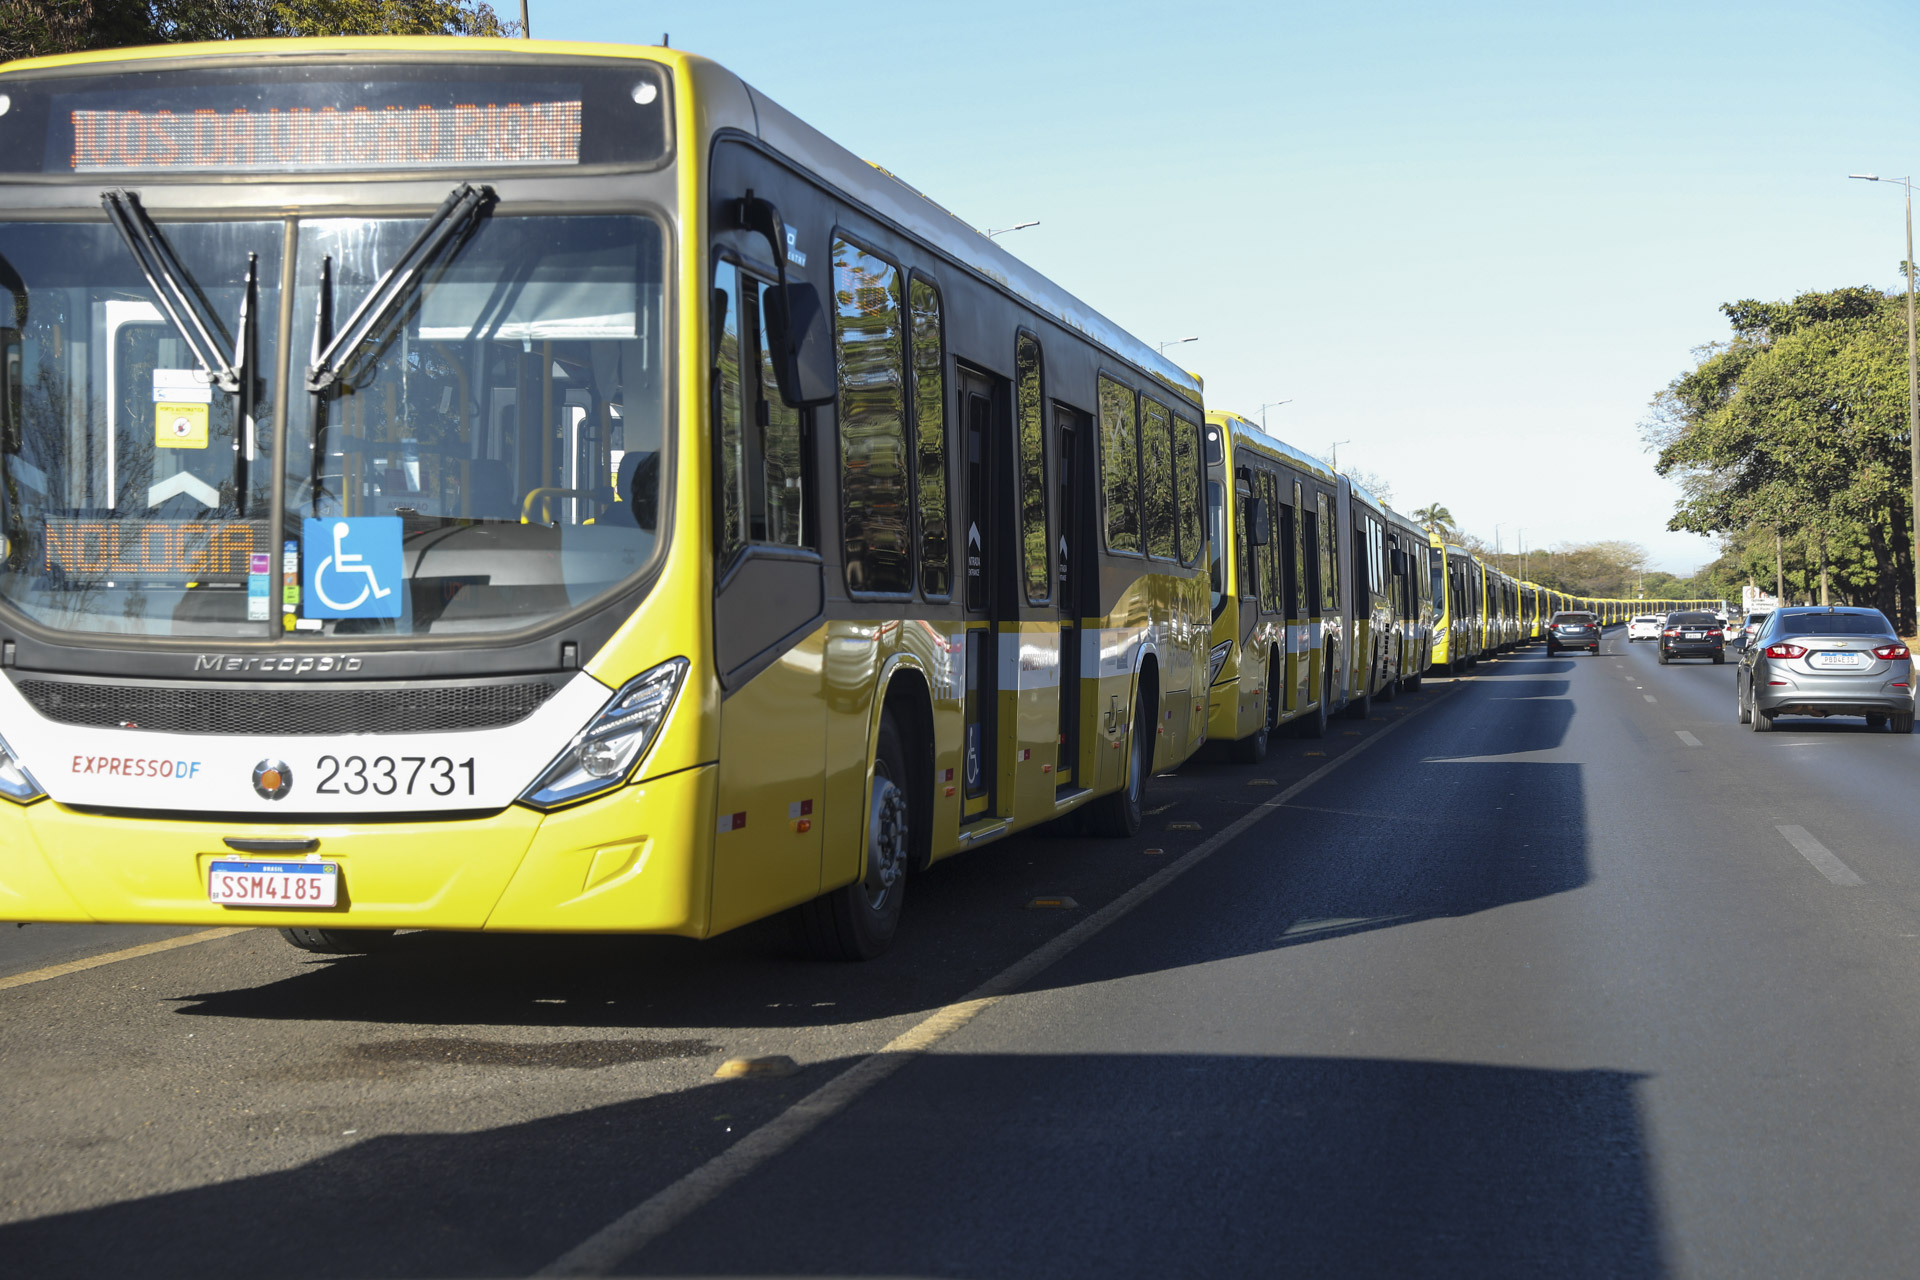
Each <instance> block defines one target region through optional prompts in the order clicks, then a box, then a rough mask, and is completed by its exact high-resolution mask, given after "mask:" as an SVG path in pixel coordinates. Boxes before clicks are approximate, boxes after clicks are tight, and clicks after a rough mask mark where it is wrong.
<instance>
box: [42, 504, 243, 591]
mask: <svg viewBox="0 0 1920 1280" xmlns="http://www.w3.org/2000/svg"><path fill="white" fill-rule="evenodd" d="M256 537H257V538H258V539H259V542H260V544H261V545H262V546H264V545H266V526H265V525H264V524H256V523H249V522H247V521H244V520H218V521H209V520H74V519H66V518H53V519H49V520H48V521H47V523H46V569H47V571H48V572H49V573H59V574H64V575H65V576H67V577H69V578H76V577H77V578H113V579H116V580H129V581H131V580H174V581H200V582H203V583H206V584H207V585H212V584H213V583H230V584H232V585H235V586H239V585H243V584H245V582H246V581H247V573H248V570H249V568H250V567H251V561H252V556H253V548H254V542H255V539H256Z"/></svg>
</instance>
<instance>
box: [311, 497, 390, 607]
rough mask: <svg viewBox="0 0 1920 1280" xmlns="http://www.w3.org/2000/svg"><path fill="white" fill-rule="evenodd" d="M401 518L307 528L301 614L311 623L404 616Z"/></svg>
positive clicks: (334, 521) (317, 523)
mask: <svg viewBox="0 0 1920 1280" xmlns="http://www.w3.org/2000/svg"><path fill="white" fill-rule="evenodd" d="M400 524H401V522H400V517H398V516H353V517H343V516H334V517H332V518H330V519H326V520H307V521H303V522H302V528H301V538H302V541H303V542H304V543H305V548H304V549H305V554H304V555H303V556H302V557H301V559H302V560H303V561H304V567H305V570H306V572H305V581H304V582H303V583H302V584H301V585H302V587H303V588H304V589H303V590H302V591H301V593H300V596H301V603H302V605H303V606H304V607H303V608H302V609H301V612H302V613H303V614H305V615H306V616H307V617H309V618H397V617H399V616H400V598H401V591H400V588H401V585H402V583H401V578H400V569H401V557H400Z"/></svg>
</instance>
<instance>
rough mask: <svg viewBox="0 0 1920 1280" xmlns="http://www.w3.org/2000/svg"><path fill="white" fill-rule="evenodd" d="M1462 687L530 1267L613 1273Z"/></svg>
mask: <svg viewBox="0 0 1920 1280" xmlns="http://www.w3.org/2000/svg"><path fill="white" fill-rule="evenodd" d="M1459 687H1460V686H1459V685H1458V684H1454V685H1452V686H1450V687H1449V688H1448V689H1447V690H1446V692H1445V693H1442V694H1441V696H1440V697H1438V698H1435V699H1434V700H1433V701H1432V702H1429V703H1428V704H1427V705H1426V706H1424V707H1420V708H1419V709H1417V710H1415V711H1413V712H1411V713H1410V714H1409V715H1408V716H1407V717H1406V719H1404V720H1395V721H1393V722H1392V723H1391V724H1389V725H1387V726H1386V727H1385V728H1384V729H1381V730H1380V731H1379V732H1378V733H1376V734H1374V735H1373V736H1372V737H1370V738H1368V739H1366V740H1365V741H1364V742H1359V743H1356V744H1354V747H1353V749H1352V750H1351V751H1347V752H1345V753H1344V754H1342V755H1340V756H1338V757H1336V758H1335V759H1332V760H1329V761H1327V762H1326V763H1325V764H1323V765H1321V766H1320V767H1319V768H1318V769H1315V770H1314V771H1313V772H1312V773H1310V774H1308V775H1307V776H1306V777H1304V778H1302V779H1301V780H1300V781H1298V782H1296V783H1294V784H1293V785H1292V786H1290V787H1288V788H1287V789H1286V790H1285V791H1282V792H1280V793H1279V794H1278V795H1276V796H1274V797H1273V798H1272V799H1270V800H1267V801H1266V802H1264V803H1262V804H1260V805H1259V806H1257V807H1256V808H1254V809H1253V810H1252V811H1251V812H1249V813H1247V814H1246V815H1245V816H1243V817H1241V818H1238V819H1236V820H1235V821H1234V822H1232V823H1230V824H1229V825H1227V826H1226V827H1223V828H1222V829H1221V830H1220V831H1219V832H1218V833H1217V834H1216V835H1213V836H1211V837H1209V838H1208V839H1207V840H1205V841H1203V842H1201V843H1200V844H1198V845H1196V846H1194V848H1193V849H1192V850H1190V851H1189V852H1187V853H1185V854H1182V855H1181V856H1180V857H1179V858H1178V859H1176V860H1175V861H1173V862H1170V863H1168V864H1167V865H1166V866H1164V867H1162V868H1161V869H1160V870H1158V871H1156V872H1154V873H1153V874H1152V875H1150V876H1148V877H1147V878H1146V879H1145V880H1142V881H1141V882H1140V883H1139V884H1137V885H1135V886H1133V888H1131V889H1129V890H1127V891H1126V892H1125V893H1123V894H1121V895H1120V896H1119V897H1117V898H1115V899H1114V900H1113V901H1112V902H1109V903H1108V904H1107V905H1106V906H1104V907H1102V908H1100V910H1098V911H1096V912H1094V913H1093V914H1092V915H1090V916H1088V917H1087V918H1086V919H1085V920H1082V921H1081V922H1080V923H1079V924H1076V925H1074V926H1073V927H1072V928H1071V929H1067V930H1065V931H1064V932H1062V933H1060V934H1058V935H1056V936H1055V937H1054V938H1053V939H1052V940H1051V941H1049V942H1046V943H1043V944H1041V946H1040V947H1039V948H1037V949H1036V950H1034V951H1031V952H1029V953H1028V954H1027V955H1026V956H1025V957H1024V958H1023V959H1020V960H1016V961H1015V962H1014V963H1013V964H1011V965H1010V966H1008V967H1007V968H1005V969H1002V970H1001V971H1000V972H999V973H997V974H995V975H994V976H993V977H991V978H989V979H987V980H986V981H985V982H983V983H982V984H980V986H978V987H976V988H975V989H974V990H973V991H972V992H971V993H970V994H969V995H967V996H964V997H963V998H961V999H959V1000H957V1001H955V1002H954V1003H952V1004H950V1005H947V1006H945V1007H944V1008H941V1009H937V1010H935V1011H934V1012H933V1013H932V1014H930V1015H929V1016H928V1017H926V1018H924V1019H923V1020H921V1021H920V1022H919V1023H917V1024H915V1025H914V1026H913V1027H910V1028H908V1029H907V1030H906V1031H904V1032H902V1033H901V1034H900V1035H898V1036H895V1037H894V1038H893V1039H892V1040H891V1041H889V1042H888V1043H887V1044H886V1045H885V1046H883V1047H882V1048H881V1049H880V1050H879V1051H878V1052H875V1053H872V1054H869V1055H868V1056H867V1057H865V1058H862V1059H861V1060H860V1061H858V1062H856V1063H854V1064H853V1065H852V1066H850V1067H848V1068H847V1069H846V1070H844V1071H842V1072H841V1073H840V1074H839V1075H837V1076H835V1077H833V1079H831V1080H829V1081H827V1082H826V1083H825V1084H823V1085H821V1086H820V1087H819V1088H818V1089H815V1090H814V1091H813V1092H812V1093H810V1094H808V1095H807V1096H806V1097H804V1098H802V1099H800V1100H799V1101H798V1102H796V1103H794V1104H793V1105H792V1106H791V1107H789V1108H787V1109H786V1110H785V1111H783V1112H781V1113H780V1114H779V1115H777V1116H775V1117H774V1118H773V1119H772V1120H770V1121H768V1122H767V1123H766V1124H764V1125H762V1126H761V1127H760V1128H758V1129H755V1130H754V1131H753V1132H752V1133H749V1134H747V1135H746V1136H745V1137H743V1138H741V1139H740V1141H738V1142H736V1143H734V1144H733V1145H732V1146H731V1147H728V1148H727V1149H726V1150H725V1151H722V1152H721V1153H720V1154H719V1155H717V1156H714V1157H713V1158H712V1159H711V1160H708V1161H707V1162H706V1163H705V1164H703V1165H700V1166H699V1167H698V1168H695V1169H694V1170H692V1171H691V1172H689V1173H687V1174H685V1175H683V1176H682V1177H681V1178H680V1179H679V1180H678V1181H677V1182H674V1183H671V1184H669V1185H668V1186H665V1187H663V1188H661V1189H660V1190H659V1191H656V1192H654V1193H653V1194H652V1195H651V1196H649V1197H647V1198H646V1199H645V1200H642V1201H641V1202H640V1203H639V1204H637V1205H635V1206H634V1207H633V1208H632V1209H629V1210H628V1211H627V1212H626V1213H624V1214H622V1215H621V1216H620V1217H618V1218H616V1219H614V1220H613V1221H612V1222H610V1223H608V1224H607V1225H606V1226H604V1227H602V1228H601V1229H600V1230H598V1231H596V1232H594V1233H593V1234H592V1235H591V1236H588V1237H587V1238H586V1239H585V1240H583V1241H581V1242H580V1243H579V1244H577V1245H575V1246H574V1247H573V1248H571V1249H569V1250H567V1251H566V1252H565V1253H563V1254H561V1255H560V1256H559V1257H558V1258H555V1259H554V1260H553V1261H552V1262H549V1263H548V1264H547V1265H546V1266H544V1267H542V1268H541V1269H540V1270H539V1271H537V1272H535V1273H534V1274H535V1275H536V1276H543V1277H544V1276H604V1275H607V1274H609V1273H610V1272H612V1270H613V1269H614V1268H615V1267H617V1266H619V1265H620V1264H621V1263H623V1262H625V1261H627V1260H628V1259H630V1258H631V1257H633V1255H634V1254H636V1253H638V1252H640V1250H642V1249H644V1248H646V1247H647V1246H648V1245H649V1244H651V1243H652V1242H653V1241H655V1240H657V1239H659V1238H660V1237H661V1236H662V1235H664V1234H666V1233H667V1232H668V1231H670V1230H672V1229H673V1228H674V1227H675V1226H676V1225H678V1224H679V1223H681V1222H682V1221H684V1220H685V1219H686V1218H687V1217H689V1216H690V1215H691V1214H693V1213H694V1212H695V1211H696V1210H698V1209H699V1208H701V1207H702V1206H703V1205H706V1204H708V1203H709V1202H711V1201H713V1200H714V1199H716V1198H718V1197H719V1196H720V1195H721V1193H723V1192H724V1191H726V1190H727V1189H728V1188H729V1187H731V1186H733V1185H734V1184H735V1183H737V1182H739V1181H740V1180H741V1179H743V1178H745V1177H746V1176H747V1175H748V1174H750V1173H752V1172H753V1171H754V1170H755V1169H758V1168H759V1167H760V1166H761V1165H763V1164H765V1163H766V1162H767V1161H769V1160H771V1159H773V1158H774V1157H775V1156H777V1155H779V1154H780V1153H781V1152H783V1151H785V1150H787V1148H789V1147H791V1146H793V1144H794V1143H796V1142H798V1141H800V1139H802V1138H804V1137H805V1136H806V1135H807V1134H809V1133H811V1132H813V1130H814V1129H816V1128H818V1127H819V1126H820V1125H821V1124H823V1123H824V1122H826V1121H827V1120H830V1119H832V1118H833V1117H834V1116H835V1115H838V1114H839V1113H840V1112H841V1111H843V1110H845V1109H846V1108H847V1107H848V1106H849V1105H850V1104H851V1103H852V1102H853V1101H854V1100H855V1099H856V1098H858V1097H859V1096H860V1095H861V1094H863V1093H865V1092H867V1091H868V1090H869V1089H871V1088H873V1087H874V1086H875V1085H877V1084H879V1083H880V1082H881V1081H883V1080H885V1079H886V1078H887V1077H888V1076H891V1075H892V1074H893V1073H894V1072H896V1071H898V1070H899V1069H900V1068H901V1067H904V1066H906V1065H907V1063H909V1062H911V1061H913V1060H914V1059H915V1058H917V1057H919V1056H920V1055H922V1054H924V1053H926V1052H927V1051H928V1050H930V1049H932V1048H933V1047H934V1046H935V1045H937V1044H939V1043H940V1042H941V1041H942V1040H944V1039H946V1038H947V1037H948V1036H950V1035H952V1034H953V1033H954V1032H956V1031H958V1030H960V1028H962V1027H964V1026H966V1025H967V1024H968V1023H969V1022H972V1021H973V1020H974V1019H975V1018H977V1017H979V1016H980V1015H981V1014H982V1013H985V1012H986V1011H987V1010H988V1009H990V1008H992V1007H993V1006H994V1005H996V1004H998V1003H999V1002H1000V1001H1001V1000H1003V999H1005V998H1006V997H1007V996H1008V995H1011V994H1012V993H1013V992H1015V991H1017V990H1019V989H1020V988H1021V987H1023V986H1025V985H1026V984H1027V983H1029V982H1031V981H1032V980H1033V979H1034V978H1036V977H1038V976H1039V975H1040V973H1042V972H1043V971H1044V970H1046V969H1048V968H1050V967H1052V966H1053V965H1054V964H1055V963H1057V962H1058V961H1060V960H1061V959H1063V958H1064V957H1065V956H1066V955H1067V954H1068V953H1069V952H1072V951H1074V950H1075V949H1077V948H1078V947H1079V946H1080V945H1081V944H1083V943H1085V942H1087V941H1089V940H1090V939H1091V938H1092V937H1093V936H1094V935H1095V934H1097V933H1099V932H1100V931H1101V930H1103V929H1105V928H1106V927H1107V926H1108V925H1110V924H1112V923H1114V922H1115V921H1116V920H1119V919H1120V918H1121V917H1122V916H1125V915H1127V914H1128V913H1129V912H1131V911H1132V910H1133V909H1134V908H1135V907H1138V906H1139V905H1140V904H1141V903H1143V902H1145V901H1146V900H1147V899H1149V898H1151V897H1153V896H1154V895H1155V894H1157V893H1159V892H1160V891H1161V890H1162V889H1164V888H1166V887H1167V886H1168V885H1169V884H1172V883H1173V882H1174V881H1175V880H1177V879H1179V878H1180V877H1181V876H1183V875H1185V874H1186V873H1187V872H1189V871H1191V870H1193V868H1195V867H1196V866H1198V865H1200V863H1202V862H1204V861H1205V860H1206V859H1207V858H1209V857H1211V856H1213V854H1214V853H1216V852H1218V851H1219V850H1220V849H1221V848H1222V847H1223V846H1225V845H1226V844H1227V843H1228V842H1229V841H1231V840H1232V839H1233V838H1234V837H1236V836H1238V835H1240V834H1241V833H1242V832H1244V831H1246V830H1247V829H1248V828H1249V827H1251V826H1253V825H1254V824H1255V823H1257V822H1259V821H1260V820H1261V819H1262V818H1265V817H1267V816H1268V815H1269V814H1271V813H1272V812H1273V811H1274V810H1276V809H1279V808H1282V807H1283V806H1285V805H1286V803H1287V802H1288V801H1289V800H1291V799H1293V797H1295V796H1297V795H1299V794H1300V793H1301V792H1303V791H1305V790H1306V789H1307V788H1308V787H1311V786H1312V785H1313V784H1314V783H1316V782H1318V781H1320V780H1321V779H1322V778H1324V777H1326V776H1327V775H1328V774H1330V773H1332V772H1333V771H1334V770H1335V769H1338V768H1339V767H1340V766H1341V765H1344V764H1345V763H1347V761H1349V760H1351V759H1353V758H1354V757H1355V756H1357V755H1359V754H1360V753H1361V752H1363V751H1365V750H1366V749H1367V748H1369V747H1371V746H1372V745H1373V744H1374V743H1376V742H1378V741H1380V739H1382V738H1384V737H1386V736H1387V735H1388V734H1390V733H1392V732H1393V731H1394V730H1396V729H1398V728H1400V727H1401V726H1402V725H1405V724H1407V723H1409V722H1410V721H1412V720H1413V719H1414V718H1415V717H1417V716H1419V715H1420V714H1421V713H1422V712H1425V711H1428V710H1430V709H1432V708H1433V707H1437V706H1439V705H1440V704H1441V703H1442V702H1444V701H1446V699H1447V697H1448V695H1450V694H1451V693H1452V692H1453V691H1454V690H1455V689H1458V688H1459Z"/></svg>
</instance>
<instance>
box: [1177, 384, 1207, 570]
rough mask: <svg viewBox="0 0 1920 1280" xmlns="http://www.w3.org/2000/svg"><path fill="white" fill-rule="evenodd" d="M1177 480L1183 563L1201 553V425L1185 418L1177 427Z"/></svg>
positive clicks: (1180, 419)
mask: <svg viewBox="0 0 1920 1280" xmlns="http://www.w3.org/2000/svg"><path fill="white" fill-rule="evenodd" d="M1173 478H1174V482H1175V483H1174V487H1175V489H1177V490H1178V492H1179V502H1180V563H1181V564H1191V563H1192V562H1193V558H1194V557H1195V556H1197V555H1199V554H1200V543H1201V531H1200V424H1199V423H1197V422H1188V421H1186V420H1185V419H1182V418H1176V419H1174V424H1173Z"/></svg>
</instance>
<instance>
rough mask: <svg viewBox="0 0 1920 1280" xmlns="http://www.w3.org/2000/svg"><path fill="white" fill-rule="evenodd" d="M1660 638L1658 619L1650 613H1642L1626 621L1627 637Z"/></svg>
mask: <svg viewBox="0 0 1920 1280" xmlns="http://www.w3.org/2000/svg"><path fill="white" fill-rule="evenodd" d="M1659 638H1660V619H1659V618H1658V617H1657V616H1656V615H1654V614H1651V613H1643V614H1640V615H1638V616H1637V617H1634V618H1632V619H1630V620H1629V621H1628V622H1627V639H1628V640H1629V641H1633V640H1658V639H1659Z"/></svg>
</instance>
